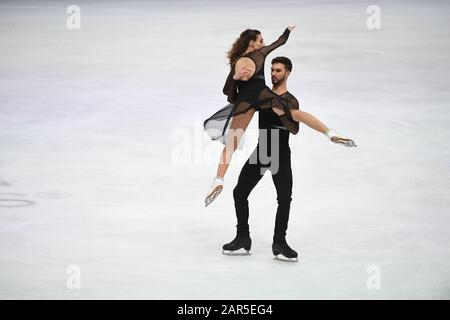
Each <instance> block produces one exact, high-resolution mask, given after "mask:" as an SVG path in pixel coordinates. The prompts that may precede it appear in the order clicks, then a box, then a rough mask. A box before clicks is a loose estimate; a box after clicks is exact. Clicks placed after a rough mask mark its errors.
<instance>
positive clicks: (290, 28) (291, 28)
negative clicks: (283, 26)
mask: <svg viewBox="0 0 450 320" xmlns="http://www.w3.org/2000/svg"><path fill="white" fill-rule="evenodd" d="M287 28H288V30H289V31H292V30H294V28H295V26H289V27H287Z"/></svg>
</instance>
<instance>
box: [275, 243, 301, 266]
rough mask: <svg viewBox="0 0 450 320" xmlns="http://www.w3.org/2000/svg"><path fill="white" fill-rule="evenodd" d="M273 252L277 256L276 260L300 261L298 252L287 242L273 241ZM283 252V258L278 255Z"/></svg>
mask: <svg viewBox="0 0 450 320" xmlns="http://www.w3.org/2000/svg"><path fill="white" fill-rule="evenodd" d="M272 252H273V255H274V256H275V258H274V259H275V260H281V261H288V262H298V254H297V252H296V251H295V250H292V249H291V247H289V245H288V244H287V243H273V244H272ZM280 254H281V256H282V257H281V258H279V257H278V255H280Z"/></svg>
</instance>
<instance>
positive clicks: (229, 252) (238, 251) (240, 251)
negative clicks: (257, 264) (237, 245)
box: [222, 249, 252, 256]
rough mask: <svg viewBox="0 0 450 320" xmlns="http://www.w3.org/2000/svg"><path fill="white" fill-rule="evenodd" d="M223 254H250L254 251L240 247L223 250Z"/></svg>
mask: <svg viewBox="0 0 450 320" xmlns="http://www.w3.org/2000/svg"><path fill="white" fill-rule="evenodd" d="M222 254H223V255H225V256H250V255H251V254H252V253H251V252H250V250H245V249H239V250H236V251H231V250H222Z"/></svg>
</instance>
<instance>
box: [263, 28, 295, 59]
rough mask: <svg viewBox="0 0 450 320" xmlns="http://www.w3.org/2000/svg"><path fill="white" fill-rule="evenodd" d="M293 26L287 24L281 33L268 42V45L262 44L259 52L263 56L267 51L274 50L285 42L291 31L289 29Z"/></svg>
mask: <svg viewBox="0 0 450 320" xmlns="http://www.w3.org/2000/svg"><path fill="white" fill-rule="evenodd" d="M294 28H295V26H289V27H287V28H286V29H285V30H284V32H283V34H282V35H281V36H280V37H279V38H278V39H277V40H276V41H274V42H273V43H271V44H269V45H268V46H264V47H262V48H261V49H259V50H260V51H261V53H262V54H263V55H264V56H267V55H268V54H269V53H271V52H272V51H273V50H275V49H276V48H278V47H279V46H282V45H283V44H285V43H286V41H287V40H288V38H289V35H290V33H291V31H292V30H293V29H294Z"/></svg>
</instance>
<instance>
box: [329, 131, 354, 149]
mask: <svg viewBox="0 0 450 320" xmlns="http://www.w3.org/2000/svg"><path fill="white" fill-rule="evenodd" d="M325 135H326V136H327V138H328V139H330V140H331V141H332V142H334V143H337V144H342V145H344V146H346V147H356V144H355V142H354V141H353V140H352V139H347V138H343V137H341V136H340V135H339V134H337V133H336V132H335V131H334V130H333V129H328V130H327V131H326V132H325Z"/></svg>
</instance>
